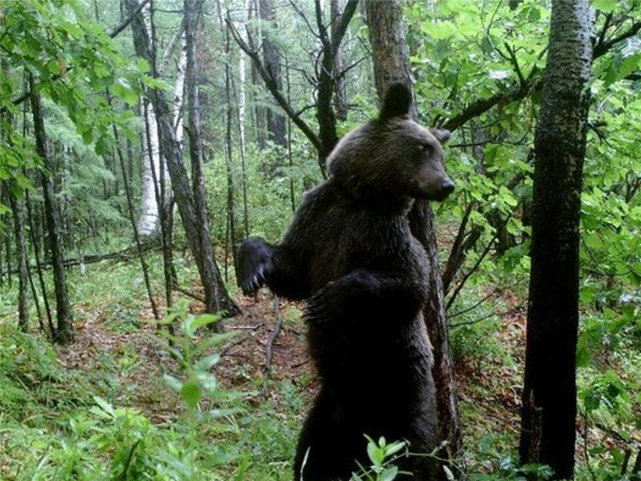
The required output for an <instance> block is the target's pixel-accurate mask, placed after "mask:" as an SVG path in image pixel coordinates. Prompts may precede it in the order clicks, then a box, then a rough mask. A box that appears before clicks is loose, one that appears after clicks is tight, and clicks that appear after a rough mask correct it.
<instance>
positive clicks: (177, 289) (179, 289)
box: [174, 283, 207, 304]
mask: <svg viewBox="0 0 641 481" xmlns="http://www.w3.org/2000/svg"><path fill="white" fill-rule="evenodd" d="M174 291H178V292H181V293H183V294H185V295H186V296H187V297H191V298H192V299H196V300H197V301H200V302H202V303H203V304H207V302H205V298H204V297H202V296H199V295H198V294H195V293H193V292H191V291H190V290H188V289H185V288H184V287H180V286H179V285H177V284H176V283H174Z"/></svg>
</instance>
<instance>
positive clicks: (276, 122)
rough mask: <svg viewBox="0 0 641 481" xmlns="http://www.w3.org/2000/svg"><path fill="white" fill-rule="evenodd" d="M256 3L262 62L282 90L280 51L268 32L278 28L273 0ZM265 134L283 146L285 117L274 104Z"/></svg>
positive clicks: (268, 111) (268, 110)
mask: <svg viewBox="0 0 641 481" xmlns="http://www.w3.org/2000/svg"><path fill="white" fill-rule="evenodd" d="M258 5H259V15H260V19H261V21H262V22H263V28H262V33H263V46H262V50H263V62H264V64H265V69H266V70H267V71H268V72H269V74H270V75H271V77H272V78H273V79H274V81H275V82H276V85H277V86H278V90H282V87H283V80H282V75H281V68H280V53H279V51H278V47H277V46H276V44H275V43H274V41H273V39H272V35H271V32H270V30H272V29H273V30H274V31H275V30H276V29H277V28H278V25H277V24H276V17H275V15H274V0H258ZM266 27H268V28H266ZM267 135H268V138H269V140H271V141H272V142H274V144H276V145H279V146H281V147H285V142H286V138H285V117H284V116H283V115H282V114H281V113H280V111H279V109H277V108H276V107H275V106H274V108H270V109H267Z"/></svg>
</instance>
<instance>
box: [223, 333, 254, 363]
mask: <svg viewBox="0 0 641 481" xmlns="http://www.w3.org/2000/svg"><path fill="white" fill-rule="evenodd" d="M251 338H252V336H245V337H241V338H240V339H239V340H237V341H236V342H232V343H231V344H230V345H229V346H227V347H225V348H224V349H223V350H222V351H220V357H224V356H227V355H230V356H231V354H228V353H229V351H231V350H232V349H233V348H235V347H236V346H238V345H240V344H242V343H243V342H245V341H247V340H248V339H251ZM243 357H245V358H247V356H243Z"/></svg>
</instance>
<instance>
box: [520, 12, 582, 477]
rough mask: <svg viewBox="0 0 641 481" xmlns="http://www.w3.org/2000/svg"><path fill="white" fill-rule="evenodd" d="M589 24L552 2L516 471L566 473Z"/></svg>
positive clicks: (569, 469) (571, 439)
mask: <svg viewBox="0 0 641 481" xmlns="http://www.w3.org/2000/svg"><path fill="white" fill-rule="evenodd" d="M593 22H594V19H593V16H592V13H591V11H590V6H589V3H588V0H554V1H553V2H552V18H551V29H550V42H549V48H548V60H547V65H546V67H545V74H544V80H543V98H542V103H541V110H540V112H539V119H538V125H537V129H536V134H535V141H534V146H535V147H534V149H535V150H534V153H535V163H534V189H533V200H532V244H531V252H530V255H531V259H532V264H531V265H532V267H531V273H530V292H529V304H528V326H527V347H526V360H525V385H524V390H523V413H522V421H521V444H520V451H519V454H520V457H521V462H522V463H530V462H537V463H542V464H547V465H549V466H551V467H552V469H553V470H554V472H555V475H554V477H555V479H570V478H572V476H573V472H574V445H575V438H576V344H577V331H578V319H579V314H578V296H579V219H580V207H581V187H582V175H583V159H584V156H585V146H586V132H587V118H588V107H589V88H588V86H587V84H588V81H589V79H590V72H591V66H592V58H593V51H592V44H591V33H592V25H593Z"/></svg>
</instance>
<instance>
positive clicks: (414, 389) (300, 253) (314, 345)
mask: <svg viewBox="0 0 641 481" xmlns="http://www.w3.org/2000/svg"><path fill="white" fill-rule="evenodd" d="M411 102H412V98H411V93H410V92H409V90H408V89H407V88H406V87H405V86H403V85H401V84H395V85H393V86H391V87H390V89H389V90H388V92H387V94H386V96H385V100H384V102H383V106H382V108H381V112H380V114H379V117H378V118H377V119H375V120H372V121H370V122H369V123H368V124H366V125H364V126H362V127H360V128H358V129H356V130H354V131H352V132H351V133H350V134H348V135H347V136H346V137H344V138H343V139H342V140H341V141H340V142H339V143H338V145H337V146H336V148H335V149H334V151H333V152H332V153H331V155H330V156H329V159H328V170H329V174H330V177H329V179H328V180H326V181H324V182H323V183H321V184H320V185H318V186H317V187H315V188H314V189H312V190H311V191H309V192H308V193H306V195H305V199H304V202H303V203H302V205H301V206H300V208H299V209H298V211H297V212H296V214H295V216H294V220H293V222H292V224H291V226H290V228H289V230H288V232H287V234H286V235H285V238H284V240H283V242H282V243H281V244H279V245H270V244H268V243H266V242H265V241H264V240H262V239H260V238H255V237H254V238H248V239H247V240H245V241H244V242H243V244H242V245H241V247H240V250H239V253H238V266H237V275H238V282H239V285H240V286H241V287H242V289H243V291H244V292H245V293H247V294H249V293H253V292H255V291H256V290H257V289H258V288H259V287H260V286H262V285H263V284H266V285H267V286H268V287H269V288H270V289H271V290H272V291H273V292H274V293H275V294H278V295H280V296H283V297H287V298H290V299H308V306H307V311H306V321H307V324H308V340H309V349H310V352H311V356H312V359H313V361H314V363H315V366H316V368H317V371H318V374H319V376H320V378H321V388H320V392H319V394H318V397H317V398H316V400H315V402H314V405H313V407H312V409H311V411H310V413H309V415H308V417H307V420H306V421H305V424H304V427H303V429H302V432H301V434H300V438H299V441H298V448H297V452H296V459H295V462H294V472H295V479H296V480H297V481H300V480H304V481H348V480H349V479H350V477H351V473H353V472H355V471H357V470H358V464H357V462H358V463H360V464H361V465H364V466H367V465H368V457H367V452H366V445H367V440H366V439H365V437H364V435H365V434H367V435H369V436H371V437H372V438H374V439H378V438H379V437H380V436H384V437H385V438H386V439H387V440H388V441H407V442H408V446H409V451H410V453H411V455H410V456H408V457H403V458H401V459H399V460H398V462H397V466H398V467H399V468H400V469H401V470H402V471H405V472H406V473H408V475H405V476H401V478H402V479H415V480H421V481H425V480H433V479H435V476H436V463H435V461H434V460H433V458H432V457H430V456H428V455H427V454H428V453H430V452H431V451H432V450H433V449H434V448H435V446H436V427H437V413H436V405H435V398H434V380H433V379H432V373H431V367H432V353H431V346H430V343H429V340H428V337H427V332H426V329H425V325H424V321H423V317H422V314H421V312H422V309H423V305H424V303H425V301H426V297H427V282H428V280H427V279H428V263H427V258H426V255H425V252H424V250H423V248H422V246H421V245H420V244H419V242H418V241H417V240H416V239H415V238H414V237H413V236H412V234H411V232H410V228H409V225H408V220H407V214H408V212H409V210H410V208H411V207H412V203H413V202H414V199H429V200H437V201H442V200H444V199H445V198H446V197H447V196H448V195H449V194H450V193H451V192H452V190H453V189H454V183H453V182H452V181H451V180H450V178H449V177H448V175H447V173H446V172H445V169H444V167H443V148H442V147H441V143H442V142H444V141H446V140H447V139H448V138H449V132H447V131H445V130H438V129H431V130H428V129H426V128H424V127H422V126H421V125H419V124H417V123H416V122H414V121H413V120H411V119H410V118H409V109H410V106H411ZM409 473H411V475H413V477H411V478H410V477H409ZM399 479H400V478H399Z"/></svg>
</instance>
